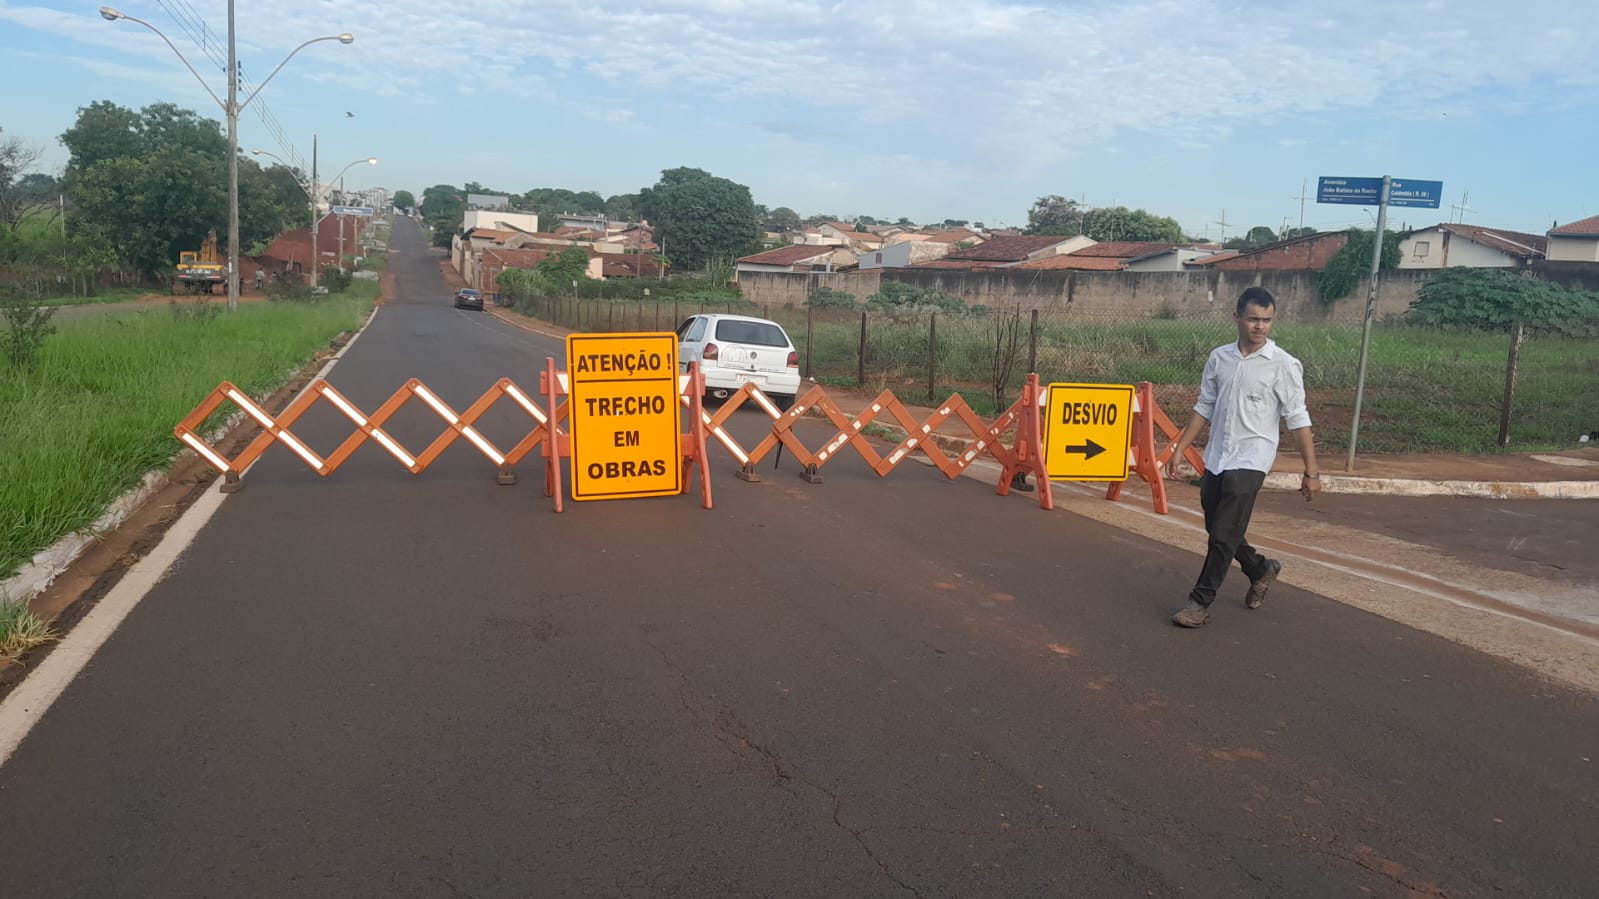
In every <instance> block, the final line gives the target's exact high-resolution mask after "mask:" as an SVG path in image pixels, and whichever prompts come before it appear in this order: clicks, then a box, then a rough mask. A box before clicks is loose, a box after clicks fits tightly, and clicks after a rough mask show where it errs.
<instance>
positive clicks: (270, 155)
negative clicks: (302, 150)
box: [250, 149, 316, 203]
mask: <svg viewBox="0 0 1599 899" xmlns="http://www.w3.org/2000/svg"><path fill="white" fill-rule="evenodd" d="M250 155H252V156H265V157H267V158H268V159H276V160H277V161H278V165H281V166H283V167H284V168H286V169H288V170H289V175H290V177H293V178H294V183H295V184H298V185H299V186H300V189H301V190H303V191H305V198H306V199H308V200H310V201H311V202H313V203H315V202H316V194H314V193H312V192H311V186H310V184H309V183H308V182H305V181H301V180H300V179H299V178H298V177H296V176H295V175H294V173H295V172H296V171H298V170H297V169H295V168H294V167H293V166H291V165H289V164H288V163H287V162H284V161H283V157H281V156H279V155H277V154H276V153H271V152H268V151H266V150H257V149H252V150H251V151H250Z"/></svg>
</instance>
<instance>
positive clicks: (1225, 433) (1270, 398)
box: [1194, 340, 1310, 474]
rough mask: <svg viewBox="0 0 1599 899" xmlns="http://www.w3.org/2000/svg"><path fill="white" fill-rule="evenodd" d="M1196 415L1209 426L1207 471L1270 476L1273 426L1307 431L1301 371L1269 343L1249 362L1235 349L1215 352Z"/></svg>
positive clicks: (1274, 436)
mask: <svg viewBox="0 0 1599 899" xmlns="http://www.w3.org/2000/svg"><path fill="white" fill-rule="evenodd" d="M1194 411H1195V412H1197V413H1199V414H1200V415H1203V416H1204V417H1205V418H1206V419H1208V420H1209V421H1210V440H1209V441H1208V442H1207V443H1206V444H1205V470H1206V471H1209V472H1214V473H1216V474H1220V473H1222V472H1224V471H1231V470H1233V469H1235V468H1247V469H1250V470H1252V471H1266V472H1269V471H1271V465H1272V463H1273V462H1274V461H1276V459H1277V434H1278V427H1277V422H1278V421H1279V420H1281V421H1283V422H1285V423H1286V424H1287V425H1288V430H1290V431H1295V430H1298V429H1299V428H1308V427H1310V413H1309V412H1308V411H1307V410H1306V409H1305V373H1304V366H1302V365H1300V364H1299V360H1298V359H1295V358H1294V357H1293V356H1290V355H1289V354H1288V351H1287V350H1285V349H1283V348H1281V347H1279V346H1277V343H1276V342H1275V341H1272V340H1267V341H1266V344H1265V345H1264V346H1262V347H1261V348H1260V349H1258V350H1256V351H1254V352H1253V353H1250V354H1249V355H1247V356H1245V355H1244V354H1243V353H1241V352H1239V350H1238V344H1237V343H1229V344H1227V345H1226V346H1219V347H1217V348H1216V349H1214V350H1212V351H1211V353H1210V358H1209V359H1207V360H1205V374H1204V376H1203V377H1202V378H1201V379H1200V382H1199V401H1198V402H1196V403H1195V404H1194Z"/></svg>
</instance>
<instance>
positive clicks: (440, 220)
mask: <svg viewBox="0 0 1599 899" xmlns="http://www.w3.org/2000/svg"><path fill="white" fill-rule="evenodd" d="M465 213H466V194H465V193H463V192H462V191H461V190H459V189H458V188H456V187H455V185H453V184H435V185H433V186H432V187H430V188H428V189H427V190H424V191H422V217H423V219H424V220H425V221H426V222H427V223H428V227H429V228H432V229H433V245H434V246H436V247H448V246H449V245H450V239H451V238H452V237H453V236H454V235H455V232H456V231H458V230H459V229H460V227H461V219H462V217H463V216H464V215H465Z"/></svg>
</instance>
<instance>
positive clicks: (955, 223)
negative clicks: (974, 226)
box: [942, 219, 969, 231]
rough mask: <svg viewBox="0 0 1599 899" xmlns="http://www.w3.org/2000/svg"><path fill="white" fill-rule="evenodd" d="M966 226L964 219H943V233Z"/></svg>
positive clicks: (966, 222)
mask: <svg viewBox="0 0 1599 899" xmlns="http://www.w3.org/2000/svg"><path fill="white" fill-rule="evenodd" d="M968 224H969V222H968V221H967V220H966V219H944V224H943V225H942V227H943V229H944V230H945V231H953V230H955V229H956V228H964V227H966V226H967V225H968Z"/></svg>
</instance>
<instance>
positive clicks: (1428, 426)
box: [517, 282, 1599, 453]
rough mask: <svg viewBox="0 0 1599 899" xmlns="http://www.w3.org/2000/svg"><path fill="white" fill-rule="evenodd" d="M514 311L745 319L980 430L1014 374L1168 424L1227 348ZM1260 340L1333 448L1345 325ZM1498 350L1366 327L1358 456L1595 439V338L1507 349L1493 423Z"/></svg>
mask: <svg viewBox="0 0 1599 899" xmlns="http://www.w3.org/2000/svg"><path fill="white" fill-rule="evenodd" d="M664 283H667V284H670V283H671V282H664ZM589 289H590V290H591V291H594V290H596V288H593V287H590V288H589ZM635 292H636V291H635ZM517 307H518V309H519V311H522V312H523V313H525V314H528V315H531V316H534V317H536V318H539V319H541V320H545V321H549V322H551V323H553V324H556V325H560V326H563V327H567V328H572V329H574V330H581V331H666V330H674V329H675V328H676V327H677V325H678V324H679V323H680V322H681V321H682V320H683V319H684V318H686V317H688V316H690V315H693V314H695V313H699V312H729V313H736V314H744V315H756V316H760V317H762V318H768V319H771V320H773V321H776V322H778V323H779V324H781V325H783V327H784V329H785V330H787V331H788V333H789V336H790V337H791V338H792V339H793V341H794V345H795V347H796V348H797V349H798V350H799V358H800V368H801V374H802V375H803V376H805V377H806V378H809V379H814V380H816V381H817V382H820V383H823V384H829V385H834V386H844V387H856V388H861V389H865V390H868V391H870V392H877V391H880V390H882V389H885V388H887V389H892V390H893V391H894V392H895V394H896V395H897V396H899V397H900V398H901V399H903V400H905V401H906V402H912V403H914V402H918V401H925V402H937V401H939V400H942V399H944V398H946V397H948V396H949V395H950V394H951V393H959V394H961V396H962V397H963V398H964V399H965V400H966V401H967V402H968V403H969V404H970V405H971V406H972V407H973V408H974V409H975V410H976V411H978V412H979V413H980V414H990V415H991V414H996V413H997V412H998V411H999V410H1002V409H1004V408H1006V407H1007V406H1009V404H1010V403H1012V402H1014V401H1015V399H1016V397H1017V396H1018V395H1019V394H1020V391H1021V384H1022V381H1023V380H1024V378H1025V376H1026V373H1027V372H1029V371H1036V372H1038V374H1039V376H1040V378H1041V379H1042V380H1043V381H1044V382H1045V383H1049V382H1058V381H1081V382H1089V383H1136V382H1139V381H1149V382H1151V383H1153V384H1154V385H1155V397H1156V400H1157V402H1158V403H1159V404H1160V405H1161V407H1162V408H1163V409H1165V410H1166V411H1167V413H1168V414H1170V415H1171V416H1172V417H1173V418H1174V419H1176V420H1178V421H1179V422H1181V421H1183V420H1186V418H1187V417H1188V410H1190V409H1191V408H1192V407H1193V403H1194V400H1195V399H1196V397H1197V396H1198V392H1199V377H1200V372H1201V371H1202V369H1203V368H1204V365H1205V359H1206V358H1207V357H1208V356H1209V354H1210V351H1211V350H1212V349H1214V348H1215V347H1216V346H1219V345H1221V344H1225V343H1228V342H1231V341H1233V340H1236V339H1237V333H1236V331H1235V330H1234V327H1233V324H1232V322H1231V320H1230V319H1226V318H1216V317H1212V316H1207V317H1204V318H1193V319H1184V318H1182V317H1179V316H1172V315H1170V314H1164V315H1162V314H1157V316H1156V317H1148V316H1145V317H1141V318H1140V317H1133V316H1117V315H1115V314H1110V315H1094V314H1083V313H1081V312H1076V311H1072V312H1060V311H1055V310H1045V309H1029V308H1021V307H1014V308H1008V309H1007V308H992V309H985V310H980V311H976V312H965V313H959V312H931V311H926V310H914V311H896V310H888V309H878V308H856V309H847V308H846V309H835V308H819V307H809V306H797V307H796V306H789V305H785V306H782V307H775V306H761V305H756V304H754V303H750V302H747V301H741V300H723V299H711V298H707V297H706V296H704V295H703V293H696V292H693V291H686V292H681V293H678V294H674V295H672V296H671V297H664V296H663V297H643V298H636V297H617V298H607V297H604V296H602V295H598V294H594V295H582V294H580V293H578V292H576V291H574V293H573V295H571V296H567V297H561V296H548V297H529V298H525V299H523V300H520V301H518V304H517ZM1272 336H1273V338H1274V339H1275V340H1276V341H1277V343H1278V344H1279V345H1281V346H1282V347H1283V348H1284V349H1286V350H1287V351H1288V352H1290V353H1292V354H1293V355H1294V356H1295V357H1297V358H1298V359H1299V360H1300V361H1301V362H1302V363H1303V364H1304V371H1305V388H1306V395H1307V399H1308V402H1309V407H1310V414H1311V418H1312V420H1313V421H1314V422H1315V428H1316V436H1317V443H1318V444H1319V445H1320V446H1322V447H1323V449H1324V451H1334V450H1343V449H1347V447H1348V442H1349V437H1350V426H1351V424H1352V422H1353V419H1354V406H1355V388H1356V381H1357V376H1358V369H1359V359H1360V342H1361V328H1360V326H1359V325H1349V324H1298V323H1294V322H1280V323H1279V324H1278V326H1277V328H1276V330H1275V331H1274V333H1273V335H1272ZM1511 344H1512V339H1511V337H1510V335H1508V334H1503V333H1486V332H1481V331H1465V330H1449V329H1441V328H1430V327H1423V326H1419V325H1412V324H1406V323H1404V322H1402V321H1387V322H1381V323H1377V324H1375V325H1374V328H1373V332H1372V339H1371V346H1370V351H1369V361H1368V365H1367V372H1366V382H1365V390H1364V398H1363V400H1362V403H1361V422H1360V432H1359V449H1360V451H1362V452H1387V453H1430V452H1447V453H1491V452H1499V451H1503V448H1504V447H1502V446H1501V442H1500V439H1499V438H1500V431H1501V427H1502V426H1504V427H1505V428H1506V437H1507V441H1506V443H1507V444H1508V447H1509V448H1510V449H1515V450H1522V451H1525V450H1538V449H1555V448H1563V447H1569V446H1573V445H1574V444H1575V440H1576V439H1577V437H1578V436H1579V435H1582V434H1588V433H1590V432H1594V431H1596V430H1599V339H1594V338H1569V337H1559V336H1554V335H1550V334H1541V333H1535V334H1529V335H1528V336H1527V337H1526V338H1525V340H1524V341H1523V342H1522V343H1521V344H1520V347H1519V354H1518V355H1519V358H1518V362H1517V369H1516V378H1515V382H1514V396H1513V400H1512V402H1511V403H1510V405H1509V415H1508V420H1504V412H1505V400H1506V382H1507V367H1508V360H1509V357H1510V348H1511Z"/></svg>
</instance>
